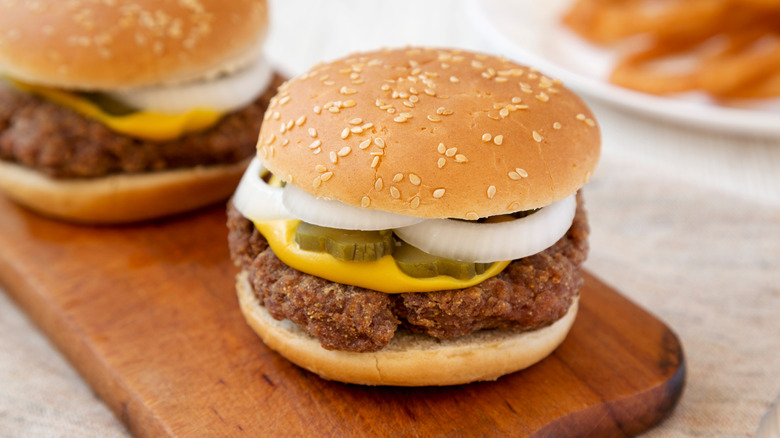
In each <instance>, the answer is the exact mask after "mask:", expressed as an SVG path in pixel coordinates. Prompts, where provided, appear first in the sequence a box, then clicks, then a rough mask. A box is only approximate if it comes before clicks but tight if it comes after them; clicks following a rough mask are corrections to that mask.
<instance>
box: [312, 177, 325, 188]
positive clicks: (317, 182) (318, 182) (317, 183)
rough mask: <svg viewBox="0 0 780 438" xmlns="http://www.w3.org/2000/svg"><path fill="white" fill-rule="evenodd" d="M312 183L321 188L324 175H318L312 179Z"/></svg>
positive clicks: (313, 185)
mask: <svg viewBox="0 0 780 438" xmlns="http://www.w3.org/2000/svg"><path fill="white" fill-rule="evenodd" d="M311 185H312V187H314V188H315V189H316V188H319V187H320V186H321V185H322V177H321V176H317V177H316V178H314V181H312V183H311Z"/></svg>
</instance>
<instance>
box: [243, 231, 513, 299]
mask: <svg viewBox="0 0 780 438" xmlns="http://www.w3.org/2000/svg"><path fill="white" fill-rule="evenodd" d="M299 223H300V221H299V220H275V221H266V222H259V221H258V222H255V227H256V228H257V229H258V231H260V233H262V234H263V236H264V237H265V238H266V240H267V241H268V244H269V245H270V246H271V249H272V250H273V251H274V253H275V254H276V256H277V257H279V259H280V260H281V261H282V262H284V263H285V264H286V265H287V266H290V267H292V268H295V269H297V270H299V271H301V272H305V273H307V274H311V275H315V276H317V277H321V278H324V279H326V280H330V281H333V282H336V283H343V284H351V285H353V286H360V287H364V288H366V289H372V290H376V291H380V292H385V293H390V294H395V293H403V292H432V291H437V290H447V289H461V288H465V287H469V286H474V285H475V284H479V283H481V282H483V281H485V280H487V279H488V278H490V277H493V276H495V275H497V274H498V273H500V272H501V271H503V270H504V268H506V267H507V266H508V265H509V263H511V260H510V261H505V262H495V263H493V265H492V266H491V267H490V268H488V269H487V270H486V271H485V272H484V273H483V274H480V275H477V276H475V277H473V278H470V279H467V280H459V279H457V278H453V277H449V276H446V275H439V276H436V277H430V278H415V277H410V276H409V275H407V274H406V273H404V272H403V271H401V270H400V269H399V268H398V265H396V264H395V260H393V257H392V256H385V257H382V258H381V259H379V260H377V261H373V262H354V261H344V260H339V259H337V258H335V257H333V256H332V255H330V254H328V253H326V252H313V251H305V250H302V249H300V248H299V247H298V245H297V244H296V243H295V241H294V240H293V238H294V236H295V228H296V227H297V226H298V224H299Z"/></svg>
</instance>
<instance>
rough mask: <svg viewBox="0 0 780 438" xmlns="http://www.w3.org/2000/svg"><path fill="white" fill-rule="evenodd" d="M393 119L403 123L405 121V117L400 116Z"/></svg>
mask: <svg viewBox="0 0 780 438" xmlns="http://www.w3.org/2000/svg"><path fill="white" fill-rule="evenodd" d="M393 121H394V122H398V123H403V122H405V121H406V117H400V116H398V117H396V118H394V119H393Z"/></svg>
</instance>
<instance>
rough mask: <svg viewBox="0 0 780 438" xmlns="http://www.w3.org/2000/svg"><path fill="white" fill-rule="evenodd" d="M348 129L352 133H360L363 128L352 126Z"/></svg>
mask: <svg viewBox="0 0 780 438" xmlns="http://www.w3.org/2000/svg"><path fill="white" fill-rule="evenodd" d="M349 131H350V132H352V133H354V134H362V133H363V128H361V127H360V126H354V127H352V128H349Z"/></svg>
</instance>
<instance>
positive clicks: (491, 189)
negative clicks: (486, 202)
mask: <svg viewBox="0 0 780 438" xmlns="http://www.w3.org/2000/svg"><path fill="white" fill-rule="evenodd" d="M494 196H496V186H490V187H488V189H487V197H488V198H490V199H493V197H494Z"/></svg>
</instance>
